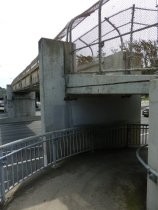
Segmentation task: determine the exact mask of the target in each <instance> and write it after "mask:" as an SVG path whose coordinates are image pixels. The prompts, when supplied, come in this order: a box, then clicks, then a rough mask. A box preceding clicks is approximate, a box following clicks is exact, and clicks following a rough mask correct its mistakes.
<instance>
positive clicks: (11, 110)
mask: <svg viewBox="0 0 158 210" xmlns="http://www.w3.org/2000/svg"><path fill="white" fill-rule="evenodd" d="M7 113H8V117H9V118H19V119H20V118H24V117H32V116H35V92H30V93H13V91H12V87H11V85H7Z"/></svg>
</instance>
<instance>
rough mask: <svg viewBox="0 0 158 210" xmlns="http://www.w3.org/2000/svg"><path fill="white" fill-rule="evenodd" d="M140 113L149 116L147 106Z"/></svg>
mask: <svg viewBox="0 0 158 210" xmlns="http://www.w3.org/2000/svg"><path fill="white" fill-rule="evenodd" d="M142 115H143V116H144V117H149V107H146V108H145V109H144V110H143V112H142Z"/></svg>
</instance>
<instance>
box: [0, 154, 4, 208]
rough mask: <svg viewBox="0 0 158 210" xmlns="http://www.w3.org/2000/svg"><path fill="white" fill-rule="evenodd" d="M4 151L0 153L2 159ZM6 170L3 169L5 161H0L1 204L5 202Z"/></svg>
mask: <svg viewBox="0 0 158 210" xmlns="http://www.w3.org/2000/svg"><path fill="white" fill-rule="evenodd" d="M2 155H3V153H2V150H1V151H0V157H2ZM4 181H5V179H4V168H3V160H0V193H1V194H0V200H1V204H3V203H4V201H5V185H4Z"/></svg>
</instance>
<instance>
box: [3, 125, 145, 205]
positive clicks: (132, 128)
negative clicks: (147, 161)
mask: <svg viewBox="0 0 158 210" xmlns="http://www.w3.org/2000/svg"><path fill="white" fill-rule="evenodd" d="M147 136H148V125H145V124H144V125H140V124H131V125H111V126H107V125H106V126H105V125H102V126H87V127H81V128H68V129H64V130H60V131H53V132H49V133H45V134H43V135H39V136H35V137H28V138H25V139H21V140H18V141H14V142H11V143H8V144H5V145H2V146H0V201H1V203H3V202H4V201H5V195H6V193H7V192H8V191H9V190H11V189H12V188H13V187H15V186H16V185H17V184H19V183H22V182H23V181H25V180H26V179H27V178H29V177H31V176H32V175H34V174H35V173H37V172H38V171H40V170H42V169H44V168H46V167H48V166H49V165H56V164H57V162H59V161H61V160H63V159H65V158H68V157H72V156H74V155H77V154H80V153H83V152H87V151H93V150H94V149H99V148H101V149H103V148H109V147H111V148H114V147H118V148H119V147H129V146H140V145H144V144H146V143H147Z"/></svg>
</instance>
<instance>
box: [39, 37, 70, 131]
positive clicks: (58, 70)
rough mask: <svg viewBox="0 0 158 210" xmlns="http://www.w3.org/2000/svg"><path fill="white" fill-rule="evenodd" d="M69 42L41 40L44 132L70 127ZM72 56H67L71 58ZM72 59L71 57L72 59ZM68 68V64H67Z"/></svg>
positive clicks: (41, 94)
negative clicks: (66, 72)
mask: <svg viewBox="0 0 158 210" xmlns="http://www.w3.org/2000/svg"><path fill="white" fill-rule="evenodd" d="M66 45H67V46H68V48H69V43H64V42H61V41H55V40H50V39H41V40H40V41H39V68H40V99H41V120H42V129H43V132H47V131H52V130H57V129H62V128H65V127H69V117H68V111H67V108H68V107H67V103H66V102H65V101H64V98H65V77H64V69H65V66H64V64H65V63H66V64H67V65H68V64H69V62H68V60H67V61H66V62H65V56H64V54H65V48H66ZM70 58H71V56H69V57H68V56H67V59H70ZM70 60H71V59H70ZM70 64H71V61H70ZM67 68H68V66H67Z"/></svg>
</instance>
